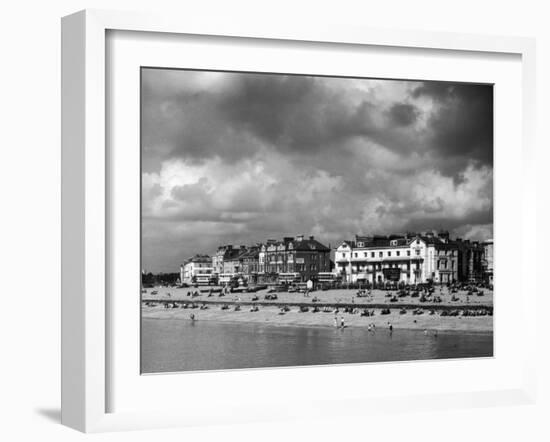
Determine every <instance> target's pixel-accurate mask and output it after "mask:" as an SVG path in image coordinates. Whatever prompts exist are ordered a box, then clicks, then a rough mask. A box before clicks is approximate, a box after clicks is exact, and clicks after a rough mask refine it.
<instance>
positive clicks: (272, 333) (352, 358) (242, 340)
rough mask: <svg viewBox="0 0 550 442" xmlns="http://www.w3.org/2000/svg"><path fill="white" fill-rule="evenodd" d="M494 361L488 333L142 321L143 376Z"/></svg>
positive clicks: (168, 320) (160, 320) (490, 335)
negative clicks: (477, 359)
mask: <svg viewBox="0 0 550 442" xmlns="http://www.w3.org/2000/svg"><path fill="white" fill-rule="evenodd" d="M492 355H493V334H492V333H467V332H439V333H438V334H437V336H435V335H434V334H433V332H430V333H428V334H427V335H425V334H424V332H423V331H416V330H399V329H397V330H394V331H393V333H390V332H389V331H388V330H386V329H384V330H377V331H376V332H375V333H373V332H369V331H368V330H366V329H364V328H347V329H345V330H341V329H335V328H329V327H290V326H273V325H264V324H254V323H225V322H214V321H197V322H195V323H193V322H190V321H186V320H177V319H143V321H142V335H141V364H142V367H141V370H142V372H143V373H158V372H167V371H186V370H219V369H231V368H256V367H284V366H298V365H320V364H341V363H349V362H381V361H407V360H419V359H441V358H443V359H444V358H465V357H481V356H492Z"/></svg>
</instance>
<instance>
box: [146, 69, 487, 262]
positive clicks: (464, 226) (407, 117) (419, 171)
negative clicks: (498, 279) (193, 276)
mask: <svg viewBox="0 0 550 442" xmlns="http://www.w3.org/2000/svg"><path fill="white" fill-rule="evenodd" d="M141 93H142V97H141V98H142V121H141V125H142V146H141V148H142V216H143V223H142V235H143V237H142V256H143V265H144V267H146V268H147V269H150V270H152V271H173V270H175V269H177V268H178V266H179V264H180V262H181V261H182V260H183V259H185V258H186V257H188V256H190V255H192V254H195V253H212V252H213V251H214V250H215V248H216V247H217V246H218V245H220V244H225V243H234V244H250V243H254V242H257V241H263V240H265V239H266V238H279V237H282V236H289V235H294V234H300V233H304V234H312V235H316V236H317V237H318V239H319V240H321V241H322V242H324V243H326V244H327V245H328V244H329V243H330V244H331V245H332V246H336V245H337V244H338V242H339V241H342V240H343V239H345V238H349V237H351V236H353V235H354V234H356V233H358V234H368V233H382V234H383V233H392V232H404V231H411V230H416V231H418V230H426V229H432V228H437V229H448V230H450V231H451V232H452V233H454V234H457V235H460V236H462V237H467V238H472V239H483V238H482V237H485V236H490V235H492V222H493V195H492V188H493V187H492V186H493V89H492V86H491V85H479V84H462V83H461V84H457V83H442V82H418V81H405V80H402V81H398V80H379V79H376V80H375V79H357V78H332V77H311V76H294V75H279V74H252V73H225V72H202V71H187V70H163V69H143V70H142V91H141ZM168 250H169V251H168Z"/></svg>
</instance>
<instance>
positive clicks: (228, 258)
mask: <svg viewBox="0 0 550 442" xmlns="http://www.w3.org/2000/svg"><path fill="white" fill-rule="evenodd" d="M245 251H246V247H245V246H241V247H233V246H232V245H225V246H220V247H218V250H217V251H216V253H215V254H214V256H213V257H212V268H213V269H214V273H215V274H217V275H221V274H231V273H240V272H241V263H240V260H239V256H240V255H242V254H243V253H244V252H245Z"/></svg>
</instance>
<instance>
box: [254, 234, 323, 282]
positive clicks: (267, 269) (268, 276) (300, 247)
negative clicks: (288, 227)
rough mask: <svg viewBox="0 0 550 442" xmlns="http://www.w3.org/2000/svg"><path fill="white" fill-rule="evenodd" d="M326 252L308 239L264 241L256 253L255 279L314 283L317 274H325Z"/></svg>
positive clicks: (294, 238)
mask: <svg viewBox="0 0 550 442" xmlns="http://www.w3.org/2000/svg"><path fill="white" fill-rule="evenodd" d="M330 264H331V261H330V249H329V248H328V247H327V246H325V245H323V244H321V243H320V242H319V241H317V240H316V239H315V237H313V236H310V237H309V238H307V239H306V238H305V237H304V236H303V235H298V236H296V237H285V238H283V240H282V241H275V240H268V241H267V243H266V244H262V245H261V247H260V250H259V254H258V270H259V280H261V281H262V282H287V283H292V282H306V281H308V280H312V281H316V280H317V276H318V274H319V272H329V271H330V270H331V268H330Z"/></svg>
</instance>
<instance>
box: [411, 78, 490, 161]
mask: <svg viewBox="0 0 550 442" xmlns="http://www.w3.org/2000/svg"><path fill="white" fill-rule="evenodd" d="M412 96H413V97H422V96H427V97H430V98H431V99H433V100H434V103H435V104H436V106H437V111H436V112H434V113H433V114H432V115H431V116H430V118H429V120H428V134H427V135H428V136H427V140H428V142H429V145H430V147H431V150H432V152H433V153H434V154H435V155H438V156H441V157H447V158H453V159H460V158H467V159H468V160H477V161H479V162H480V163H481V164H485V165H491V166H492V164H493V87H492V86H491V85H478V84H450V83H438V82H430V83H425V84H423V85H422V86H419V87H418V88H416V89H415V90H414V91H413V93H412Z"/></svg>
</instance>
